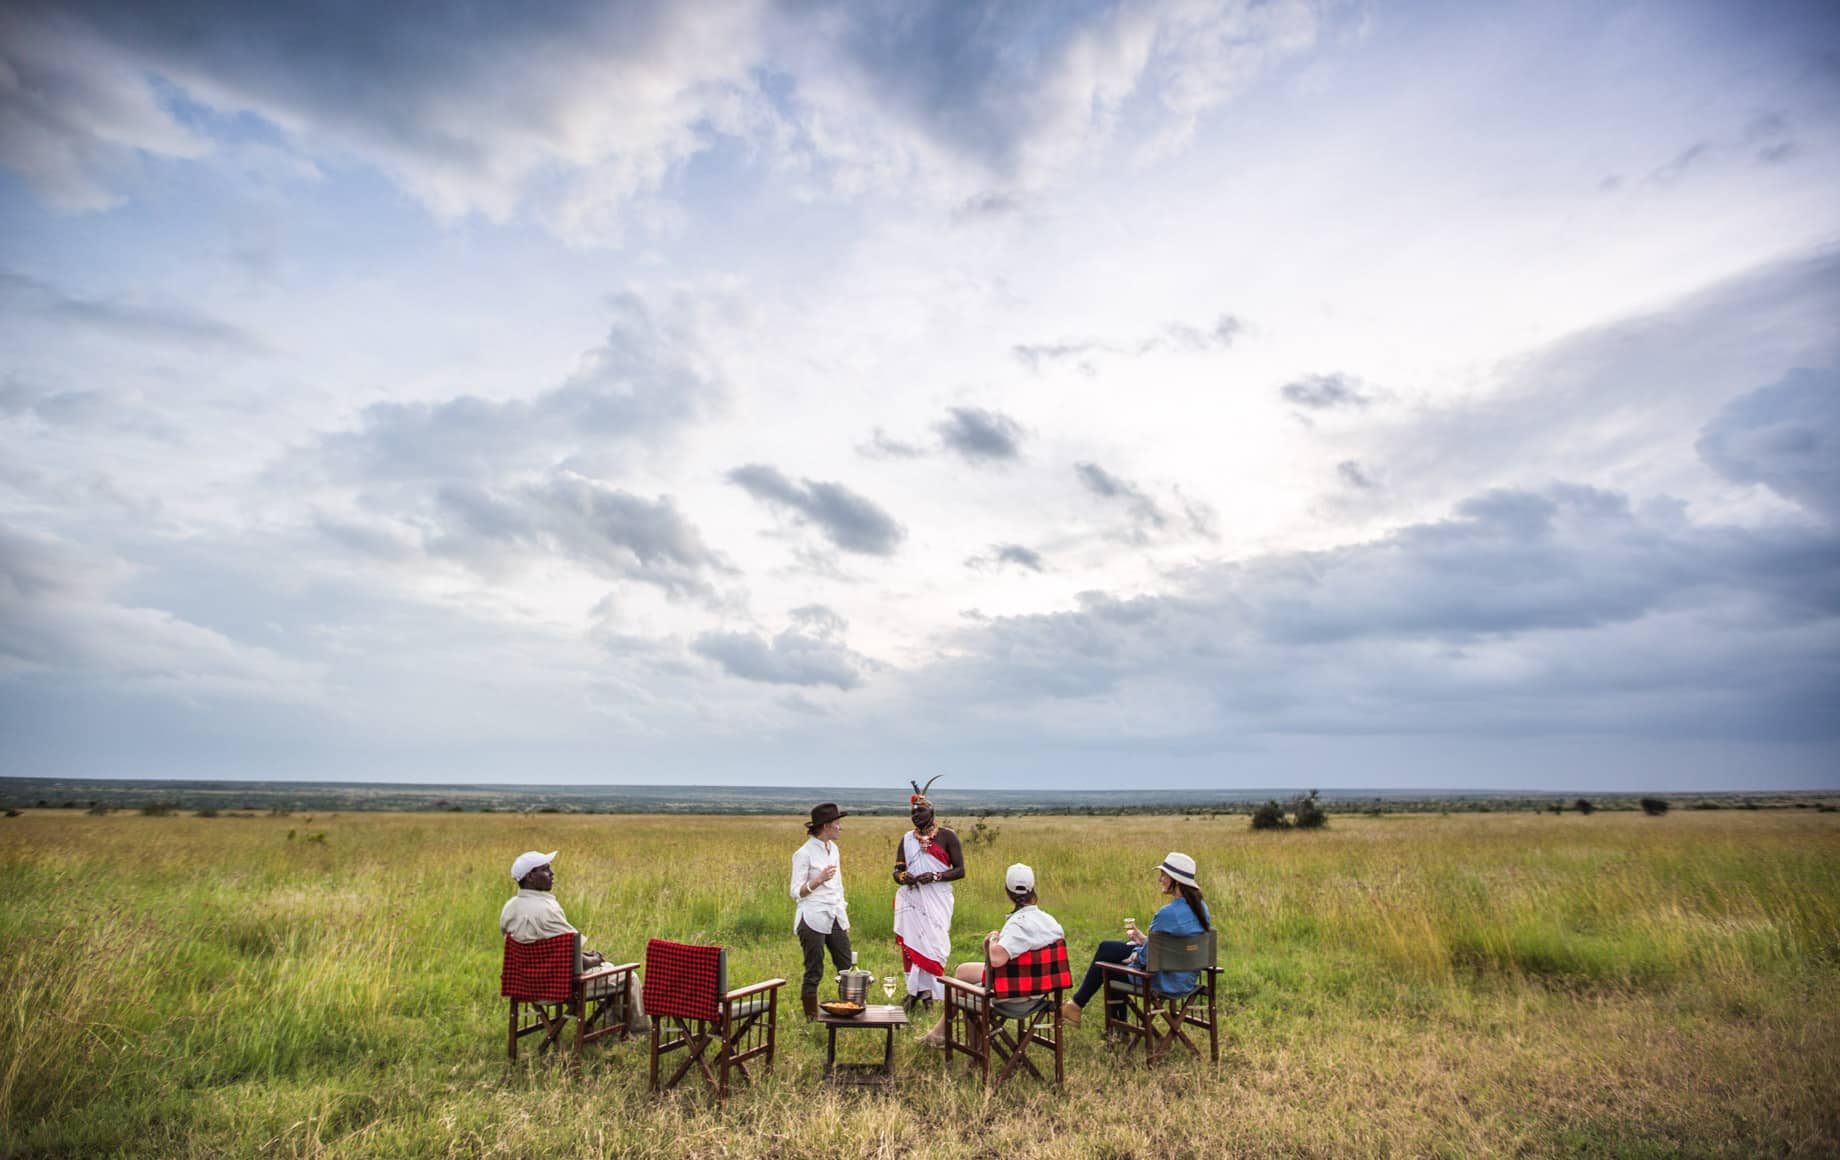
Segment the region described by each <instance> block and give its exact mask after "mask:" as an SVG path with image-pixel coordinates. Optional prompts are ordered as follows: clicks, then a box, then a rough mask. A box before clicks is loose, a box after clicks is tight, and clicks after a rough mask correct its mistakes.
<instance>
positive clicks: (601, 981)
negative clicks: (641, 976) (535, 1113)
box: [498, 931, 639, 1064]
mask: <svg viewBox="0 0 1840 1160" xmlns="http://www.w3.org/2000/svg"><path fill="white" fill-rule="evenodd" d="M638 967H639V964H638V963H620V964H618V965H615V964H612V963H608V964H605V965H602V966H598V967H595V968H593V969H592V970H587V971H584V970H582V969H581V935H580V934H579V933H578V932H575V931H570V932H569V933H567V934H559V935H556V936H555V937H553V938H546V939H539V940H537V941H536V942H531V943H521V942H519V941H517V940H516V939H514V938H512V937H511V936H510V935H506V936H505V959H504V964H503V966H501V967H500V968H499V973H498V993H499V994H500V995H502V996H503V997H505V998H507V999H509V1000H511V1021H510V1030H509V1033H508V1035H507V1037H506V1040H505V1050H506V1054H508V1055H510V1057H511V1058H512V1059H513V1060H515V1059H517V1057H518V1040H520V1039H522V1038H524V1036H526V1035H536V1034H541V1035H542V1036H543V1042H541V1043H539V1044H538V1045H537V1052H538V1053H539V1054H541V1053H543V1052H545V1051H548V1050H550V1049H551V1048H553V1047H555V1046H556V1045H557V1043H559V1042H560V1041H561V1038H562V1033H563V1031H564V1030H565V1029H567V1027H568V1024H569V1021H570V1020H571V1019H572V1020H574V1022H575V1041H574V1045H573V1047H572V1048H571V1053H570V1054H571V1062H573V1063H577V1064H579V1063H580V1062H581V1049H582V1045H583V1044H587V1043H592V1042H594V1041H595V1040H597V1039H601V1038H604V1037H606V1036H608V1035H616V1036H619V1037H620V1038H625V1036H626V1031H627V1028H628V1027H629V1026H630V1025H631V1018H632V1017H631V1011H632V1002H631V1000H632V990H633V987H632V983H633V972H634V971H635V970H637V969H638Z"/></svg>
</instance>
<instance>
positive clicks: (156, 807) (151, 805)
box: [141, 802, 179, 818]
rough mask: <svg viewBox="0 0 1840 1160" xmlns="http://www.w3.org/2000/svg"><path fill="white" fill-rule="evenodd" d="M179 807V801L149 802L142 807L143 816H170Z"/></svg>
mask: <svg viewBox="0 0 1840 1160" xmlns="http://www.w3.org/2000/svg"><path fill="white" fill-rule="evenodd" d="M178 808H179V803H178V802H148V803H147V804H145V805H143V806H142V807H141V816H142V817H143V818H170V817H172V816H173V814H174V813H175V812H176V811H177V810H178Z"/></svg>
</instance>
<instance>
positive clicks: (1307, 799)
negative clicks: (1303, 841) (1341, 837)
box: [1291, 790, 1329, 830]
mask: <svg viewBox="0 0 1840 1160" xmlns="http://www.w3.org/2000/svg"><path fill="white" fill-rule="evenodd" d="M1291 814H1292V817H1293V818H1294V821H1293V822H1292V823H1291V824H1292V825H1294V826H1296V827H1297V828H1298V829H1299V830H1320V829H1322V828H1323V827H1324V826H1326V825H1328V824H1329V815H1328V813H1327V812H1326V811H1325V810H1324V809H1323V808H1322V805H1321V803H1320V802H1319V801H1318V800H1317V792H1316V791H1315V790H1311V791H1310V792H1309V794H1308V795H1307V796H1304V797H1300V798H1298V799H1297V800H1296V801H1295V802H1294V803H1293V804H1292V807H1291Z"/></svg>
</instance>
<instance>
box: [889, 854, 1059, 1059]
mask: <svg viewBox="0 0 1840 1160" xmlns="http://www.w3.org/2000/svg"><path fill="white" fill-rule="evenodd" d="M1003 892H1004V893H1005V894H1007V895H1009V904H1010V907H1011V909H1010V912H1009V918H1008V919H1007V920H1005V922H1004V923H1003V929H1002V930H1000V931H997V930H993V931H991V932H990V933H989V934H987V935H985V936H984V944H983V945H984V953H985V954H986V955H988V956H989V957H990V966H991V968H992V969H993V970H994V969H996V968H998V967H1002V966H1004V965H1006V964H1007V963H1008V962H1009V961H1010V960H1011V959H1015V958H1020V957H1021V956H1023V955H1026V954H1028V953H1029V952H1030V951H1037V950H1040V949H1041V948H1042V947H1046V946H1053V945H1054V944H1055V943H1057V942H1059V941H1061V940H1062V939H1064V938H1066V937H1067V934H1066V932H1065V931H1063V930H1062V929H1061V924H1060V923H1058V922H1056V921H1055V920H1054V916H1053V915H1050V914H1049V913H1048V912H1047V911H1045V910H1043V909H1042V908H1041V907H1039V906H1037V905H1036V904H1035V871H1034V870H1032V869H1031V868H1029V867H1028V866H1026V865H1024V864H1023V863H1021V862H1017V863H1016V864H1015V865H1013V866H1011V867H1010V868H1009V870H1008V871H1006V872H1005V873H1004V875H1003ZM952 974H953V975H954V976H955V977H956V978H959V979H962V980H964V981H965V982H967V983H982V982H983V981H984V964H983V963H981V962H980V963H960V964H958V969H957V970H956V971H953V972H952ZM945 1030H946V1017H945V1016H944V1015H941V1016H940V1017H939V1022H937V1023H935V1024H933V1026H932V1027H931V1029H929V1030H928V1031H927V1032H926V1034H924V1035H922V1036H921V1037H920V1042H922V1043H924V1044H926V1045H927V1046H929V1047H944V1046H945V1043H946V1036H945Z"/></svg>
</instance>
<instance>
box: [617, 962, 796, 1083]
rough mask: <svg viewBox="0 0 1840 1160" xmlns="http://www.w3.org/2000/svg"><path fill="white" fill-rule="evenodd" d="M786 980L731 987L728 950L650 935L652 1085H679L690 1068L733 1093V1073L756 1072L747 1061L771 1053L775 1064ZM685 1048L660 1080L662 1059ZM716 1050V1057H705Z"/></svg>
mask: <svg viewBox="0 0 1840 1160" xmlns="http://www.w3.org/2000/svg"><path fill="white" fill-rule="evenodd" d="M785 985H786V980H784V979H768V980H767V981H766V982H763V983H755V984H753V985H751V986H747V987H741V988H738V989H736V990H733V991H731V990H729V989H728V948H726V947H713V946H687V945H685V944H683V943H674V942H666V941H665V940H663V939H657V938H655V939H652V940H651V941H650V942H648V943H646V944H645V1007H646V1011H647V1013H648V1014H650V1015H651V1017H652V1078H651V1088H652V1090H653V1091H661V1090H663V1089H664V1088H672V1087H676V1086H677V1084H678V1082H679V1081H681V1080H682V1079H683V1078H684V1076H685V1075H687V1074H689V1072H690V1069H691V1068H692V1067H694V1068H696V1069H697V1071H698V1072H699V1073H700V1074H701V1075H702V1077H703V1079H704V1080H706V1081H707V1082H708V1083H709V1085H710V1086H711V1087H713V1088H715V1091H716V1098H717V1099H723V1098H725V1097H726V1096H727V1095H728V1079H729V1075H730V1073H731V1072H734V1073H739V1074H740V1075H741V1077H742V1078H744V1079H749V1078H752V1077H751V1075H750V1074H749V1072H748V1068H747V1061H748V1060H750V1059H754V1058H757V1057H761V1056H764V1057H765V1058H766V1065H765V1066H766V1068H767V1070H769V1071H771V1070H772V1069H773V1052H774V1048H775V1046H776V1045H777V1039H776V1033H777V1030H778V1028H777V1024H778V1021H779V989H780V988H781V987H783V986H785ZM675 1051H683V1052H684V1053H685V1054H684V1059H683V1062H682V1063H679V1064H678V1065H677V1070H676V1071H674V1072H672V1073H671V1075H670V1078H669V1079H666V1080H665V1081H664V1082H663V1083H662V1084H660V1083H659V1079H658V1076H659V1071H660V1068H659V1063H660V1061H661V1060H662V1059H663V1058H664V1057H665V1056H667V1055H670V1054H671V1053H672V1052H675ZM710 1055H713V1056H714V1057H715V1058H714V1060H713V1061H712V1060H710V1059H709V1058H707V1057H708V1056H710Z"/></svg>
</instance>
